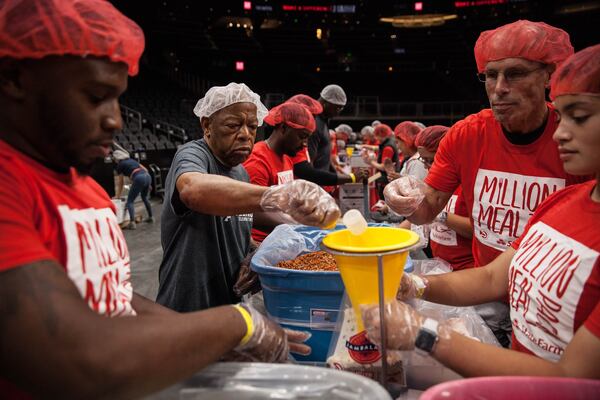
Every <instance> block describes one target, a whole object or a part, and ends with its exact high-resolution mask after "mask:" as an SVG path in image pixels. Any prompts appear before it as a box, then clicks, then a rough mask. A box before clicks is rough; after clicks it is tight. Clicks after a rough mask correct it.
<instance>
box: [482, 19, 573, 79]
mask: <svg viewBox="0 0 600 400" xmlns="http://www.w3.org/2000/svg"><path fill="white" fill-rule="evenodd" d="M571 54H573V46H571V41H570V40H569V34H568V33H567V32H565V31H563V30H562V29H558V28H555V27H553V26H550V25H548V24H545V23H543V22H531V21H527V20H520V21H517V22H513V23H512V24H507V25H503V26H501V27H499V28H496V29H494V30H491V31H485V32H482V33H481V35H479V39H477V43H475V61H476V62H477V70H478V71H479V72H483V71H484V70H485V66H486V64H487V63H488V62H490V61H496V60H502V59H504V58H524V59H527V60H530V61H537V62H541V63H544V64H555V65H558V64H560V63H561V62H562V61H564V60H565V59H566V58H567V57H569V56H570V55H571Z"/></svg>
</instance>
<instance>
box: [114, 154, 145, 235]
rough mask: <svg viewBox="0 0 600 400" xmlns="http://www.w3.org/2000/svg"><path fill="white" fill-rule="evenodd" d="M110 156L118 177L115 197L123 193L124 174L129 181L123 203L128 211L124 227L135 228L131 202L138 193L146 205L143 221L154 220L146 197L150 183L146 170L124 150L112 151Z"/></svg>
mask: <svg viewBox="0 0 600 400" xmlns="http://www.w3.org/2000/svg"><path fill="white" fill-rule="evenodd" d="M112 158H113V160H114V161H115V162H116V163H117V167H116V171H117V175H118V177H119V178H118V183H117V191H116V195H115V197H116V198H117V199H120V198H121V193H123V185H124V184H125V176H126V177H128V178H129V180H130V181H131V186H130V187H129V193H128V194H127V201H126V203H125V207H126V208H127V212H128V213H129V224H127V225H126V226H125V229H135V206H134V204H133V203H134V201H135V199H136V197H137V196H138V195H139V196H141V198H142V201H143V202H144V207H146V212H147V213H148V218H146V219H145V220H144V221H145V222H154V217H153V216H152V206H151V205H150V199H149V198H148V197H149V195H150V186H151V183H152V179H151V177H150V174H149V173H148V170H147V169H146V167H144V166H143V165H141V164H140V163H138V162H137V161H135V160H134V159H133V158H131V157H129V153H127V152H126V151H123V150H115V151H113V154H112Z"/></svg>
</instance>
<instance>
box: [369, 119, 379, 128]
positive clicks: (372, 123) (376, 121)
mask: <svg viewBox="0 0 600 400" xmlns="http://www.w3.org/2000/svg"><path fill="white" fill-rule="evenodd" d="M377 125H381V121H380V120H378V119H376V120H375V121H373V122H371V126H372V127H373V128H375V127H376V126H377Z"/></svg>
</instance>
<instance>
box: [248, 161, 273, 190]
mask: <svg viewBox="0 0 600 400" xmlns="http://www.w3.org/2000/svg"><path fill="white" fill-rule="evenodd" d="M244 168H245V169H246V172H248V176H249V177H250V183H253V184H255V185H259V186H269V167H268V165H267V164H266V163H265V162H264V161H263V160H261V159H260V158H258V157H252V156H250V158H248V159H247V160H246V161H245V162H244Z"/></svg>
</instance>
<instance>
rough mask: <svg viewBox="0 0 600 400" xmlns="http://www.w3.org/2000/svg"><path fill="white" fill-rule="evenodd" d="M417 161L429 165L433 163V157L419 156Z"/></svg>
mask: <svg viewBox="0 0 600 400" xmlns="http://www.w3.org/2000/svg"><path fill="white" fill-rule="evenodd" d="M419 161H421V162H422V163H423V164H425V165H429V166H430V167H431V166H432V165H433V158H423V157H419Z"/></svg>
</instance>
